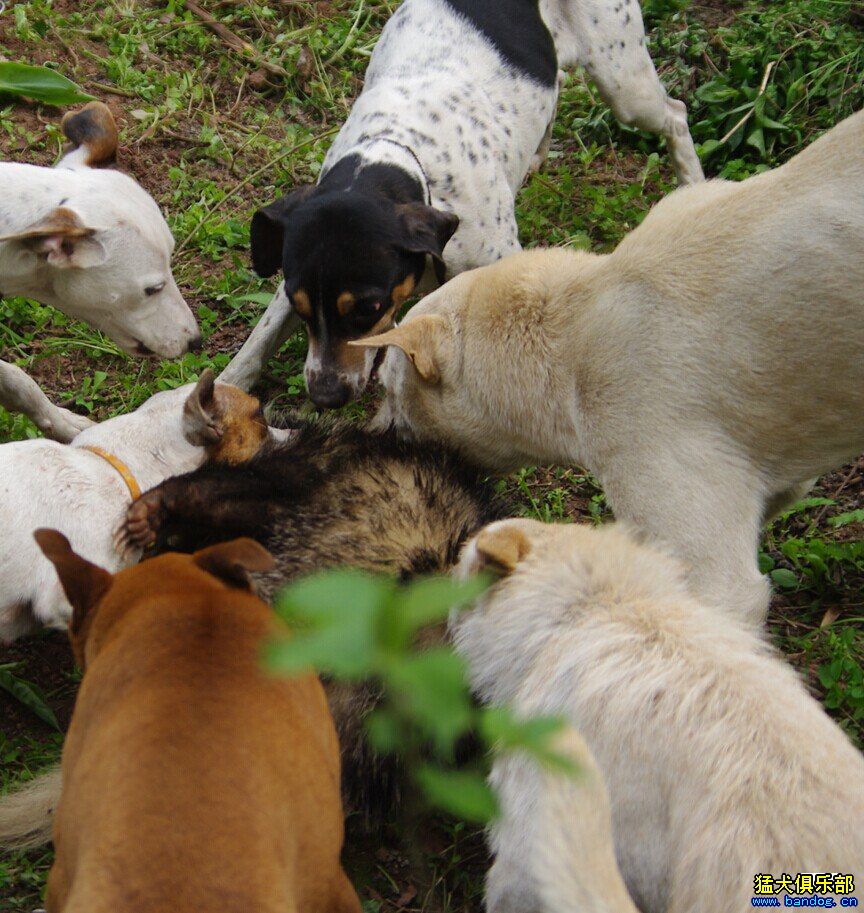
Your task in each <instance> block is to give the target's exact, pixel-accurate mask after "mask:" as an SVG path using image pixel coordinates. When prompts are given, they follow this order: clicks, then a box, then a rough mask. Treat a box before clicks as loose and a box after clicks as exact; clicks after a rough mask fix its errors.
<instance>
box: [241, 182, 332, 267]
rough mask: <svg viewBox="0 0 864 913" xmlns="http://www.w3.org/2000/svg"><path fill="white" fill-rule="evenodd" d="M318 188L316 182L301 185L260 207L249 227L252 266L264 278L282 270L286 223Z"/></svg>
mask: <svg viewBox="0 0 864 913" xmlns="http://www.w3.org/2000/svg"><path fill="white" fill-rule="evenodd" d="M316 189H317V185H316V184H307V185H306V186H305V187H298V188H297V190H292V191H291V193H288V194H286V195H285V196H284V197H282V199H281V200H277V201H276V202H275V203H271V204H270V205H269V206H265V207H264V208H263V209H259V210H258V212H256V213H255V215H254V216H252V225H251V227H250V229H249V241H250V245H251V248H252V269H254V270H255V272H256V273H257V274H258V275H259V276H261V277H262V278H264V279H266V278H268V277H269V276H273V275H274V274H275V273H277V272H278V271H279V270H280V269H281V267H282V248H283V242H284V240H285V222H286V221H287V220H288V218H289V216H290V215H291V213H292V212H293V211H294V210H295V209H296V208H297V207H298V206H299V205H300V204H301V203H302V202H303V201H304V200H306V199H308V198H309V197H310V196H311V195H312V194H313V193H314V192H315V190H316Z"/></svg>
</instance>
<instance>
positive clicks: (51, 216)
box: [0, 206, 105, 269]
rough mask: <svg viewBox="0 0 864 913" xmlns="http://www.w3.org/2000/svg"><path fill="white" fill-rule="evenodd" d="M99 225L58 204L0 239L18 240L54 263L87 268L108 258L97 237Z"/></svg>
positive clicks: (58, 265) (62, 266)
mask: <svg viewBox="0 0 864 913" xmlns="http://www.w3.org/2000/svg"><path fill="white" fill-rule="evenodd" d="M96 233H97V229H95V228H90V227H88V226H87V225H85V224H84V222H82V221H81V218H80V217H79V216H78V214H77V213H75V212H73V211H72V210H71V209H67V208H66V207H65V206H58V207H57V208H56V209H54V210H52V211H51V212H49V213H48V215H47V216H45V217H44V218H42V219H39V220H38V221H36V222H34V223H33V224H32V225H28V226H27V228H25V229H23V230H22V231H19V232H16V233H15V234H12V235H3V236H2V237H0V241H17V242H19V243H20V244H21V245H22V246H23V247H25V248H26V249H27V250H30V251H32V252H33V253H35V254H36V255H37V256H39V257H45V259H46V260H47V262H48V263H49V264H50V265H51V266H56V267H59V268H61V269H64V268H72V269H87V268H88V267H91V266H99V264H100V263H103V262H104V261H105V248H104V247H103V246H102V244H101V243H100V242H99V241H98V240H97V239H96V237H95V235H96Z"/></svg>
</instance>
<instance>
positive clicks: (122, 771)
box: [46, 543, 360, 913]
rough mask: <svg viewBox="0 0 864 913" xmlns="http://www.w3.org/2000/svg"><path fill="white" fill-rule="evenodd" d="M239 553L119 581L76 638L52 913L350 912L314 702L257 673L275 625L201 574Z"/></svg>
mask: <svg viewBox="0 0 864 913" xmlns="http://www.w3.org/2000/svg"><path fill="white" fill-rule="evenodd" d="M235 544H236V543H228V544H226V545H225V546H216V547H215V548H214V549H208V550H205V552H199V553H197V554H196V555H193V556H180V555H165V556H162V557H160V558H157V559H154V560H153V561H149V562H145V563H144V564H142V565H139V566H138V567H137V568H131V569H130V570H128V571H123V572H121V573H120V574H118V575H116V576H115V577H114V578H113V579H112V581H111V584H110V587H109V589H108V590H107V592H106V593H104V595H103V596H102V597H101V599H100V600H99V601H98V604H97V605H96V606H95V607H93V608H92V609H91V610H90V613H89V614H87V616H86V617H85V618H84V619H83V620H79V624H78V625H77V626H76V625H74V624H73V628H74V630H73V634H72V636H73V644H74V645H75V647H76V653H78V655H79V656H80V657H82V658H83V660H84V662H85V665H86V673H85V676H84V681H83V683H82V686H81V690H80V692H79V695H78V699H77V703H76V706H75V713H74V716H73V720H72V725H71V728H70V731H69V735H68V737H67V741H66V745H65V748H64V755H63V795H62V799H61V802H60V805H59V807H58V811H57V817H56V821H55V829H54V839H55V846H56V850H57V856H56V862H55V865H54V868H53V869H52V872H51V876H50V879H49V886H48V895H47V900H46V907H47V909H48V911H49V913H60V911H63V913H85V911H86V913H100V911H103V910H104V911H105V913H108V911H111V913H116V911H118V910H123V911H124V913H136V911H139V910H140V911H142V913H143V911H145V910H146V911H147V913H169V911H170V913H181V911H190V913H191V911H195V913H203V911H217V910H218V911H220V913H229V911H231V913H233V911H236V913H259V911H260V913H270V911H273V913H277V911H278V913H291V911H297V913H301V911H302V913H358V911H359V909H360V907H359V902H358V900H357V897H356V894H354V891H353V889H352V888H351V886H350V884H349V883H348V881H347V879H346V877H345V875H344V873H343V871H342V868H341V865H340V862H339V854H340V851H341V847H342V829H343V824H342V809H341V804H340V798H339V751H338V744H337V739H336V734H335V730H334V727H333V722H332V720H331V718H330V715H329V712H328V710H327V704H326V700H325V697H324V693H323V690H322V688H321V685H320V683H319V682H318V680H317V678H315V677H314V676H311V675H307V676H302V677H298V678H296V679H293V680H285V679H276V678H271V677H269V676H267V675H266V674H265V673H263V672H262V671H261V669H260V667H259V660H260V652H261V645H262V641H263V639H264V638H265V637H266V636H267V634H268V632H270V631H272V630H273V625H274V624H275V621H274V619H273V616H272V614H271V612H270V610H269V609H268V608H267V606H266V605H265V604H264V603H263V602H261V601H260V600H259V599H257V598H256V597H255V596H253V595H252V594H251V593H250V592H248V591H246V590H245V589H242V588H238V586H237V583H238V579H237V578H236V577H235V578H234V579H230V580H229V582H228V583H227V584H226V582H225V581H224V580H220V579H217V577H216V576H213V572H214V570H215V572H216V573H220V567H219V566H218V565H216V566H214V565H212V564H208V567H207V570H205V569H204V568H203V567H202V566H201V564H202V561H201V556H202V555H206V554H211V555H212V553H214V552H217V553H218V552H220V551H224V550H225V549H226V548H230V547H231V546H232V545H235ZM250 545H253V544H251V543H250ZM261 552H262V553H263V550H261ZM73 554H74V553H73ZM49 557H50V555H49ZM75 557H77V556H75ZM79 560H80V559H79ZM55 563H57V562H56V561H55ZM204 563H205V564H206V563H207V562H204ZM241 565H242V563H241V564H240V565H238V564H237V563H236V562H235V564H233V565H230V564H229V565H226V566H222V567H221V571H222V572H223V574H227V575H228V577H229V578H230V577H232V576H233V575H236V574H237V573H238V567H241ZM91 567H92V566H91ZM58 570H60V571H61V579H63V580H64V586H65V585H66V580H65V578H64V573H63V569H62V568H61V567H60V566H59V565H58ZM208 571H210V572H209V573H208ZM240 573H241V574H242V567H241V572H240ZM70 601H72V600H70Z"/></svg>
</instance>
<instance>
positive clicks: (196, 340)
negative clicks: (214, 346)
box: [189, 333, 204, 352]
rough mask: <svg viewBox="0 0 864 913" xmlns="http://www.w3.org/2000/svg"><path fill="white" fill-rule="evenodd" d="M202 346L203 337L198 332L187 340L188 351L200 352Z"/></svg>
mask: <svg viewBox="0 0 864 913" xmlns="http://www.w3.org/2000/svg"><path fill="white" fill-rule="evenodd" d="M203 348H204V337H203V336H202V335H201V334H200V333H196V334H195V335H194V336H193V337H192V338H191V339H190V340H189V351H190V352H200V351H201V350H202V349H203Z"/></svg>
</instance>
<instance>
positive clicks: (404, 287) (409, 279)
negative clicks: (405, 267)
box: [390, 273, 416, 308]
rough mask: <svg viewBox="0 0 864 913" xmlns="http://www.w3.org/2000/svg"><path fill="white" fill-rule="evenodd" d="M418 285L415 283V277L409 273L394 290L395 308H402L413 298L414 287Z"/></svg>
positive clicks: (392, 295)
mask: <svg viewBox="0 0 864 913" xmlns="http://www.w3.org/2000/svg"><path fill="white" fill-rule="evenodd" d="M415 285H416V283H415V281H414V276H413V275H412V274H411V273H409V274H408V275H407V276H406V277H405V279H403V280H402V282H400V283H399V285H397V286H396V288H394V289H393V292H392V294H391V296H390V297H391V298H392V299H393V304H394V306H395V307H397V308H400V307H402V305H403V304H405V302H406V301H407V300H408V299H409V298H410V297H411V293H412V292H413V291H414V286H415Z"/></svg>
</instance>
